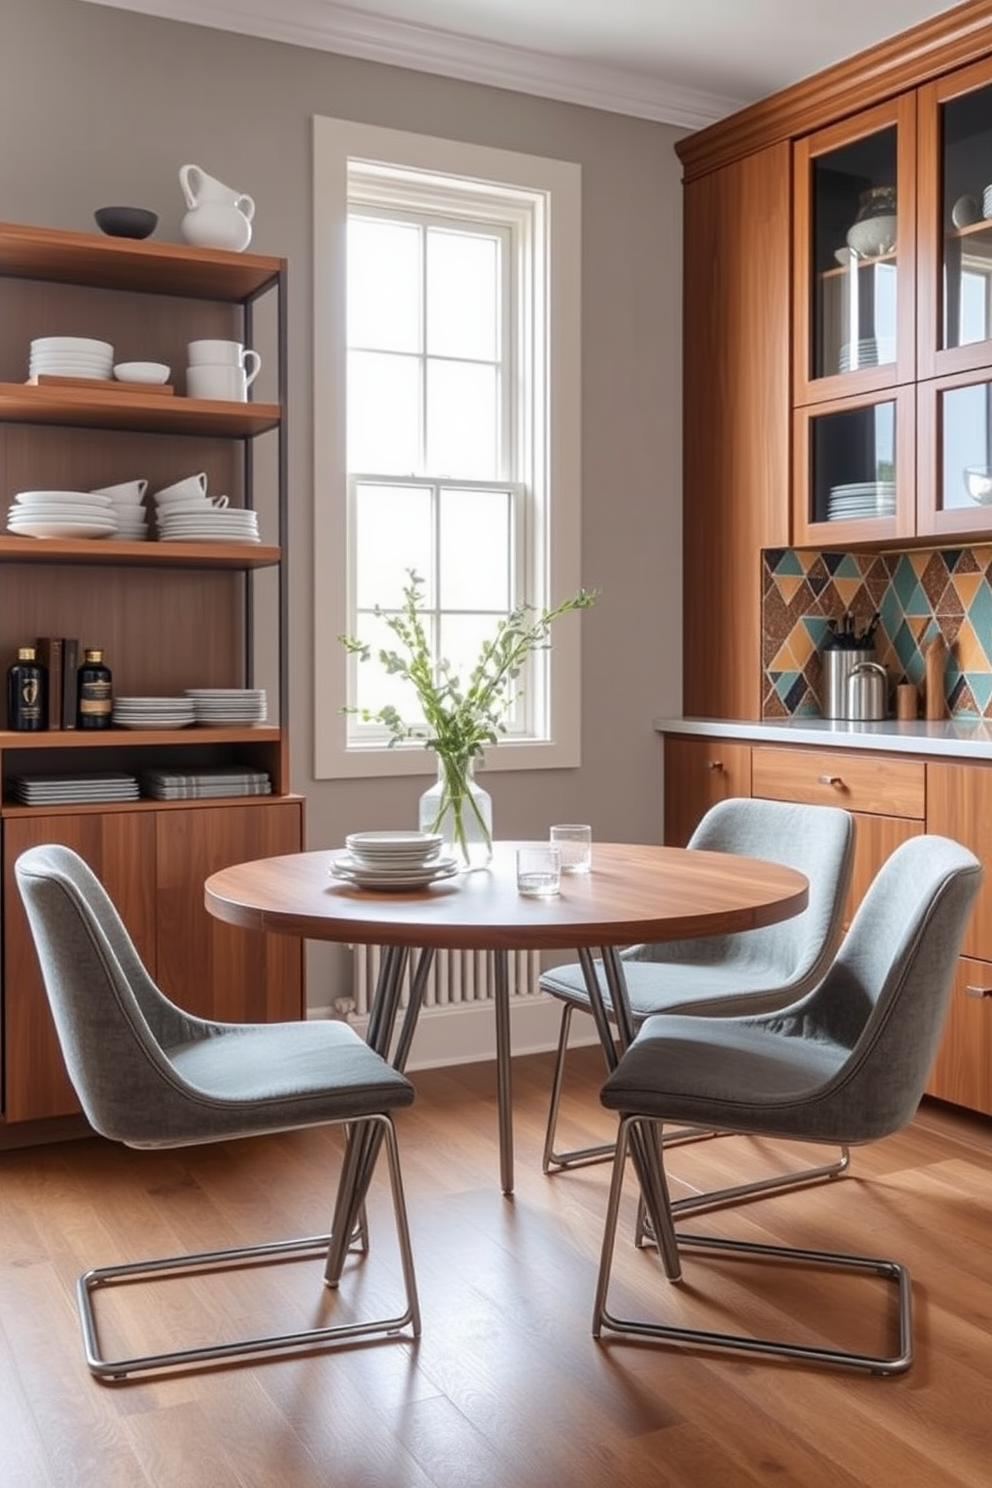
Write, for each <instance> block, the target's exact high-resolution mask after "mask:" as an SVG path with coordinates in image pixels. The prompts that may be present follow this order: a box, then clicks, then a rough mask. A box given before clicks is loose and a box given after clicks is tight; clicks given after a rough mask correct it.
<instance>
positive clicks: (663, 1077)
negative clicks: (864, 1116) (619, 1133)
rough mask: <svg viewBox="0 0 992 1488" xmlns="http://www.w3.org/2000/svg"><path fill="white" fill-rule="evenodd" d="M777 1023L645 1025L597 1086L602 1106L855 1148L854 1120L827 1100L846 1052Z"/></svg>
mask: <svg viewBox="0 0 992 1488" xmlns="http://www.w3.org/2000/svg"><path fill="white" fill-rule="evenodd" d="M773 1021H774V1020H770V1019H767V1018H766V1019H763V1020H762V1021H760V1022H752V1021H751V1020H749V1019H747V1018H721V1019H713V1018H707V1019H706V1020H705V1022H704V1023H702V1024H700V1022H699V1021H698V1020H697V1019H696V1018H694V1017H679V1016H667V1015H665V1016H661V1017H653V1018H649V1019H648V1020H647V1022H646V1023H645V1024H644V1026H643V1027H642V1028H641V1030H640V1032H639V1033H638V1035H637V1038H636V1039H635V1040H634V1042H633V1044H632V1045H631V1046H630V1048H629V1049H628V1050H627V1052H626V1054H625V1055H624V1056H623V1059H622V1060H621V1062H620V1064H619V1066H618V1067H617V1068H616V1069H615V1070H614V1071H613V1073H612V1074H611V1075H610V1076H609V1078H608V1079H607V1081H606V1084H605V1085H604V1086H603V1090H602V1092H601V1099H602V1102H603V1105H604V1106H607V1107H608V1108H609V1109H610V1110H614V1111H621V1112H624V1113H627V1112H635V1113H638V1114H641V1115H644V1116H651V1117H655V1118H657V1119H659V1120H662V1121H679V1122H682V1121H684V1122H688V1123H690V1124H693V1125H701V1126H712V1127H719V1128H726V1129H728V1130H737V1131H751V1132H756V1131H760V1132H766V1133H769V1134H772V1135H778V1136H801V1137H804V1138H806V1139H814V1140H815V1139H817V1138H819V1137H822V1138H823V1139H825V1140H827V1139H829V1140H831V1141H833V1140H836V1141H841V1142H846V1141H850V1142H856V1141H857V1140H858V1135H857V1133H858V1122H857V1120H856V1117H857V1114H858V1113H856V1112H854V1111H851V1112H850V1113H846V1114H845V1112H844V1110H843V1102H842V1101H837V1100H836V1099H833V1100H826V1099H824V1097H825V1095H826V1089H830V1090H833V1086H832V1085H831V1081H832V1080H833V1077H834V1076H835V1075H837V1074H838V1072H839V1071H840V1069H841V1067H842V1066H843V1065H844V1063H845V1061H846V1060H847V1059H849V1057H850V1052H851V1051H850V1049H849V1048H848V1047H847V1046H845V1045H844V1044H842V1043H836V1042H833V1041H832V1040H829V1039H827V1038H822V1037H819V1038H811V1037H806V1036H803V1034H802V1033H801V1032H800V1030H799V1029H798V1028H797V1029H796V1030H795V1032H794V1034H792V1036H790V1032H791V1031H783V1030H781V1029H778V1030H776V1029H775V1028H774V1027H773V1026H772V1024H773ZM825 1087H826V1088H825ZM820 1106H822V1111H823V1121H822V1123H821V1122H819V1121H818V1119H817V1111H818V1107H820ZM848 1116H849V1117H850V1126H848V1124H847V1123H848Z"/></svg>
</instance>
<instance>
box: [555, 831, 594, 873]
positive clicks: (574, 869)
mask: <svg viewBox="0 0 992 1488" xmlns="http://www.w3.org/2000/svg"><path fill="white" fill-rule="evenodd" d="M550 835H551V841H552V842H557V844H558V846H559V847H560V848H561V871H562V873H588V872H589V868H590V866H591V864H592V827H587V826H583V825H580V824H579V823H578V822H561V823H559V825H557V826H554V827H552V828H551V834H550Z"/></svg>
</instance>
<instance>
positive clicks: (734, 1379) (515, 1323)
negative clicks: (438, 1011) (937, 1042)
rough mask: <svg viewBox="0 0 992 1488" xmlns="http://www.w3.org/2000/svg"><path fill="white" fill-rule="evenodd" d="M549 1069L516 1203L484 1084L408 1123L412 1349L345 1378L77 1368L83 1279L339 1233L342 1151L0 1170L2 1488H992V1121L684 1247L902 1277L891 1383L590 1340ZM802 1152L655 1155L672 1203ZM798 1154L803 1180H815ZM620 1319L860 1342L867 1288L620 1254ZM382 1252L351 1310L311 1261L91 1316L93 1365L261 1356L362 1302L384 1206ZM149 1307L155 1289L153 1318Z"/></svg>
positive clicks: (375, 1277) (583, 1194)
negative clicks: (727, 1241)
mask: <svg viewBox="0 0 992 1488" xmlns="http://www.w3.org/2000/svg"><path fill="white" fill-rule="evenodd" d="M550 1063H551V1061H550V1056H543V1055H541V1056H531V1057H527V1058H523V1059H518V1060H517V1061H516V1062H515V1066H514V1078H515V1134H516V1159H517V1163H516V1171H517V1190H516V1194H515V1197H514V1198H513V1199H512V1200H507V1199H505V1198H503V1197H502V1196H501V1194H500V1192H499V1188H498V1181H497V1171H498V1162H497V1152H496V1116H495V1076H494V1070H493V1068H492V1066H489V1065H474V1066H467V1067H463V1068H456V1069H451V1070H434V1071H429V1072H425V1073H422V1074H418V1075H416V1076H415V1077H414V1078H415V1083H416V1086H417V1091H418V1098H417V1101H416V1103H415V1105H414V1106H413V1108H412V1109H411V1110H409V1111H405V1112H402V1113H400V1117H399V1122H398V1128H399V1136H400V1147H401V1154H402V1161H403V1168H404V1176H405V1181H406V1187H407V1198H408V1202H409V1206H410V1212H411V1222H412V1229H413V1241H414V1248H415V1252H416V1259H417V1269H418V1279H419V1284H420V1292H421V1303H422V1308H423V1314H424V1331H423V1336H422V1338H421V1339H420V1340H419V1342H413V1341H412V1340H410V1339H405V1340H403V1341H396V1340H390V1341H378V1340H376V1341H369V1342H364V1343H362V1344H361V1345H358V1346H355V1345H354V1344H353V1345H352V1346H351V1347H349V1348H339V1349H338V1350H337V1351H336V1352H330V1353H324V1354H313V1355H309V1356H297V1357H293V1358H291V1359H283V1360H281V1361H276V1362H270V1363H264V1364H256V1365H253V1366H248V1367H245V1366H240V1367H217V1368H214V1369H212V1370H203V1371H201V1372H199V1373H195V1374H194V1373H186V1374H178V1375H172V1376H169V1377H164V1378H159V1379H156V1380H154V1381H141V1382H134V1383H126V1384H120V1385H101V1384H99V1383H97V1382H96V1381H94V1380H92V1379H91V1377H90V1376H89V1374H88V1372H87V1370H86V1368H85V1365H84V1363H83V1359H82V1351H81V1347H80V1340H79V1330H78V1323H77V1318H76V1311H75V1299H74V1292H73V1288H74V1282H75V1277H76V1276H77V1274H78V1273H79V1272H80V1271H81V1270H83V1269H85V1268H86V1267H88V1266H91V1265H99V1264H105V1263H108V1262H110V1261H112V1260H114V1259H117V1258H123V1259H128V1258H130V1259H138V1258H141V1257H144V1256H147V1255H150V1254H155V1253H175V1252H178V1251H183V1250H187V1249H195V1248H200V1247H202V1248H206V1247H209V1246H212V1245H220V1244H227V1243H230V1242H231V1241H232V1240H234V1239H239V1238H240V1239H245V1240H251V1241H255V1240H257V1241H261V1240H263V1239H270V1238H278V1237H280V1236H282V1235H287V1234H294V1233H296V1234H304V1233H318V1232H320V1231H321V1230H323V1229H325V1228H326V1226H327V1223H328V1218H329V1212H330V1196H331V1193H332V1184H333V1180H334V1178H335V1177H336V1173H337V1167H338V1162H339V1157H340V1136H339V1134H337V1133H336V1132H333V1131H329V1130H319V1131H312V1132H299V1133H293V1134H291V1135H288V1136H284V1137H276V1138H266V1139H259V1140H252V1141H247V1142H240V1143H237V1142H235V1143H229V1144H226V1145H223V1146H215V1147H205V1148H192V1149H186V1150H184V1151H181V1152H163V1153H137V1152H129V1151H127V1150H125V1149H124V1148H121V1147H117V1146H114V1145H112V1144H108V1143H104V1142H102V1141H99V1140H98V1139H87V1140H85V1141H81V1142H66V1143H62V1144H58V1145H52V1146H49V1147H38V1148H33V1149H29V1150H25V1151H15V1152H3V1153H0V1484H2V1485H3V1488H318V1485H319V1488H566V1485H568V1488H648V1485H664V1488H754V1485H758V1484H768V1483H769V1482H774V1483H775V1484H776V1488H793V1485H795V1488H827V1485H829V1488H855V1485H866V1488H987V1485H988V1484H989V1483H990V1482H992V1264H990V1262H992V1122H986V1121H982V1120H980V1119H978V1118H969V1117H966V1116H963V1115H962V1114H961V1113H957V1112H954V1111H953V1110H951V1109H950V1108H945V1107H941V1106H938V1105H935V1104H925V1105H924V1106H923V1108H922V1109H921V1111H920V1113H919V1115H918V1116H917V1119H916V1121H915V1122H914V1124H913V1125H912V1127H910V1128H909V1129H908V1130H907V1131H906V1132H904V1133H900V1134H899V1135H898V1136H895V1137H892V1138H889V1139H887V1140H886V1141H884V1142H879V1143H876V1144H875V1145H874V1146H872V1147H868V1148H865V1149H861V1150H858V1151H856V1152H855V1153H854V1155H853V1162H852V1170H851V1176H846V1177H844V1178H841V1179H839V1180H835V1181H833V1182H831V1183H830V1184H826V1185H821V1186H819V1187H816V1188H812V1189H809V1190H807V1191H806V1192H804V1193H798V1192H794V1193H792V1194H788V1195H782V1196H779V1197H776V1198H768V1199H763V1200H761V1201H759V1202H754V1203H751V1204H748V1205H746V1206H740V1207H738V1208H736V1209H734V1210H725V1211H723V1212H721V1213H716V1214H711V1215H707V1216H700V1217H697V1218H696V1219H695V1220H694V1221H693V1228H696V1229H704V1228H705V1229H707V1230H710V1231H712V1232H714V1233H745V1232H746V1233H747V1234H749V1235H755V1234H757V1235H761V1236H763V1237H765V1238H770V1239H771V1240H772V1241H773V1242H782V1241H785V1242H792V1241H795V1242H797V1243H811V1244H814V1245H822V1246H825V1247H830V1246H834V1245H836V1246H838V1247H840V1248H844V1247H846V1248H848V1249H854V1250H857V1249H862V1250H867V1251H870V1252H872V1253H878V1254H880V1255H892V1256H896V1257H898V1258H900V1259H903V1260H905V1261H906V1262H907V1263H908V1264H909V1266H910V1268H911V1270H912V1272H913V1276H914V1282H915V1301H916V1342H917V1359H916V1363H915V1366H914V1368H913V1370H912V1371H911V1372H910V1373H909V1374H908V1375H905V1376H901V1377H894V1378H891V1379H883V1378H875V1377H872V1376H869V1375H863V1374H857V1373H851V1372H839V1371H834V1370H825V1369H823V1368H817V1367H815V1366H803V1365H797V1364H785V1363H781V1362H764V1361H759V1360H756V1359H740V1358H737V1359H733V1358H729V1357H726V1356H723V1357H721V1356H717V1355H715V1354H713V1353H709V1354H706V1353H702V1352H691V1351H688V1350H672V1349H662V1348H660V1347H658V1346H656V1345H651V1344H632V1343H630V1342H624V1341H619V1340H616V1339H614V1340H613V1341H606V1340H604V1341H603V1342H601V1343H598V1344H597V1343H596V1342H595V1341H594V1340H593V1338H592V1337H591V1334H590V1315H591V1305H592V1296H593V1289H594V1284H595V1275H596V1265H597V1259H598V1252H599V1242H600V1235H601V1226H602V1217H603V1211H604V1206H605V1199H606V1190H607V1183H608V1176H609V1169H608V1167H607V1166H605V1165H597V1166H591V1167H587V1168H585V1169H582V1170H579V1171H576V1172H573V1173H571V1174H568V1175H559V1176H557V1177H554V1178H546V1177H544V1176H543V1175H542V1173H541V1171H540V1149H541V1141H542V1136H543V1121H544V1111H545V1101H546V1092H547V1089H548V1083H549V1079H550ZM572 1073H573V1078H572V1080H571V1084H570V1095H569V1097H568V1099H567V1101H566V1104H565V1107H564V1111H563V1123H564V1125H563V1131H562V1136H563V1139H564V1140H566V1141H567V1140H569V1139H570V1138H571V1137H573V1136H574V1137H575V1138H576V1139H577V1140H578V1141H589V1140H593V1139H595V1138H596V1136H597V1135H598V1134H599V1133H600V1132H603V1133H604V1134H605V1133H608V1131H609V1129H610V1122H609V1118H607V1117H606V1116H605V1115H604V1113H602V1112H601V1111H600V1110H599V1108H598V1104H597V1100H596V1092H597V1090H598V1086H599V1083H600V1081H601V1078H602V1068H601V1060H600V1056H599V1054H598V1051H596V1050H592V1049H589V1050H581V1051H579V1052H578V1053H577V1054H576V1055H575V1056H574V1058H573V1061H572ZM790 1155H792V1154H786V1153H785V1150H784V1149H782V1148H780V1147H778V1146H777V1145H776V1144H774V1143H770V1142H762V1143H757V1142H742V1141H740V1140H739V1139H721V1140H719V1141H711V1142H705V1143H698V1144H694V1145H692V1146H690V1147H685V1148H683V1149H681V1150H680V1151H679V1152H678V1153H677V1154H673V1155H672V1157H671V1161H670V1167H671V1172H672V1174H673V1175H680V1181H679V1182H675V1183H673V1192H675V1193H680V1192H684V1191H685V1188H684V1187H683V1186H682V1183H683V1182H684V1183H687V1184H688V1185H689V1186H695V1187H700V1188H707V1187H712V1186H714V1185H715V1184H717V1183H721V1182H725V1181H728V1180H732V1181H733V1180H739V1179H740V1178H741V1177H742V1176H747V1175H749V1174H751V1173H754V1174H758V1173H762V1172H764V1171H767V1170H768V1167H769V1165H770V1164H773V1163H774V1162H776V1161H778V1162H780V1163H781V1162H787V1161H788V1157H789V1156H790ZM803 1155H804V1156H805V1155H806V1154H803ZM632 1217H633V1190H632V1189H631V1191H630V1193H629V1195H628V1200H627V1203H626V1205H625V1217H624V1220H623V1222H622V1226H621V1239H620V1243H619V1246H618V1257H617V1267H616V1278H617V1288H618V1290H617V1293H616V1296H615V1300H616V1302H617V1304H618V1305H619V1306H622V1307H624V1308H626V1307H628V1306H629V1307H631V1308H635V1307H642V1308H646V1309H649V1310H650V1309H651V1308H654V1309H659V1308H661V1309H664V1310H665V1313H666V1315H669V1316H670V1315H679V1314H681V1315H685V1316H687V1317H688V1316H692V1317H693V1318H699V1317H707V1318H717V1319H719V1320H720V1325H721V1326H725V1327H729V1328H734V1327H737V1326H738V1325H741V1326H751V1327H754V1328H758V1329H762V1330H763V1331H767V1330H769V1329H773V1328H779V1329H783V1328H784V1329H786V1330H788V1329H790V1328H792V1329H796V1330H803V1329H807V1330H812V1331H815V1332H820V1331H821V1330H822V1333H823V1336H826V1337H828V1338H833V1337H836V1336H839V1337H844V1338H850V1337H852V1336H854V1337H856V1338H859V1339H864V1340H865V1341H866V1342H868V1343H871V1342H873V1341H875V1340H876V1339H878V1338H879V1336H880V1335H881V1333H882V1332H883V1331H884V1329H885V1328H886V1327H890V1326H891V1322H892V1318H891V1306H890V1302H889V1298H888V1293H887V1291H886V1289H885V1285H884V1283H881V1282H879V1283H875V1282H874V1281H872V1282H870V1283H867V1284H865V1283H863V1282H861V1281H860V1280H857V1279H855V1278H850V1277H848V1278H842V1279H840V1281H835V1280H833V1279H831V1280H829V1281H827V1280H824V1279H821V1278H820V1277H812V1276H810V1275H809V1274H807V1273H801V1272H799V1271H788V1272H787V1271H783V1270H782V1269H780V1268H776V1269H774V1270H772V1269H770V1268H768V1267H767V1266H760V1265H752V1266H750V1267H746V1268H742V1267H741V1266H740V1264H738V1265H737V1266H736V1267H735V1268H734V1269H733V1270H730V1269H728V1267H727V1265H726V1263H722V1262H717V1261H715V1260H713V1259H703V1258H697V1257H688V1258H687V1259H686V1263H685V1284H684V1285H683V1286H682V1287H679V1288H672V1287H671V1286H670V1285H669V1284H668V1283H667V1282H666V1281H665V1280H664V1278H663V1276H662V1275H661V1273H660V1268H659V1266H658V1263H657V1259H656V1258H655V1257H654V1255H653V1254H652V1253H650V1252H642V1251H637V1250H635V1249H634V1247H633V1246H632V1245H631V1244H630V1233H631V1223H632ZM370 1219H371V1223H372V1238H373V1250H372V1254H371V1256H370V1257H368V1258H365V1259H360V1258H358V1257H356V1258H354V1259H353V1260H349V1263H348V1267H347V1270H346V1275H345V1280H344V1282H343V1284H342V1288H341V1292H340V1295H339V1296H335V1294H333V1293H328V1292H326V1291H325V1289H324V1288H323V1287H322V1286H321V1284H320V1267H319V1263H316V1265H315V1263H314V1262H313V1261H306V1262H294V1263H293V1265H291V1266H279V1267H266V1268H259V1269H257V1270H256V1271H255V1272H254V1273H253V1274H252V1275H251V1276H250V1277H249V1278H245V1277H244V1276H233V1275H230V1274H227V1275H224V1276H221V1277H214V1278H213V1279H212V1280H211V1282H210V1283H209V1284H201V1283H190V1282H188V1281H184V1282H183V1283H181V1284H180V1283H169V1284H167V1285H166V1286H165V1287H164V1288H163V1287H159V1288H157V1289H156V1291H155V1293H154V1295H152V1293H151V1292H150V1290H149V1289H147V1288H141V1289H138V1288H137V1287H128V1288H125V1289H118V1290H117V1291H114V1292H112V1293H108V1294H106V1297H105V1298H104V1297H101V1302H102V1303H103V1310H102V1312H101V1318H102V1319H104V1320H105V1327H106V1332H107V1335H108V1336H107V1338H106V1341H107V1343H108V1345H109V1346H111V1347H113V1346H116V1345H118V1344H119V1345H120V1346H121V1347H129V1346H133V1347H136V1348H144V1347H152V1346H157V1345H158V1344H159V1343H160V1342H161V1341H162V1340H163V1339H175V1340H177V1341H180V1342H184V1341H189V1340H190V1339H191V1338H192V1337H193V1336H196V1337H202V1336H209V1335H210V1334H211V1332H212V1330H214V1329H216V1328H219V1329H225V1328H226V1329H228V1330H238V1329H242V1328H244V1329H247V1328H250V1327H252V1326H255V1325H261V1326H263V1327H266V1328H270V1327H272V1328H274V1329H278V1328H280V1327H282V1326H284V1325H285V1324H286V1322H287V1320H289V1321H292V1320H295V1319H297V1318H299V1319H302V1320H304V1321H307V1320H310V1319H317V1318H322V1317H325V1316H330V1315H331V1313H332V1311H334V1310H335V1309H343V1308H347V1307H350V1306H351V1305H352V1302H353V1301H357V1302H358V1303H359V1304H365V1303H366V1302H374V1301H376V1300H379V1299H380V1298H381V1300H382V1302H383V1304H384V1306H390V1305H391V1302H392V1300H393V1298H395V1297H396V1296H397V1295H398V1292H397V1290H396V1277H397V1268H396V1257H395V1245H394V1242H393V1238H392V1229H391V1224H390V1222H389V1212H388V1204H387V1203H386V1200H385V1185H384V1180H383V1181H380V1180H379V1178H378V1177H377V1181H376V1184H375V1187H374V1192H373V1195H372V1197H371V1199H370ZM162 1293H165V1295H164V1296H163V1295H162Z"/></svg>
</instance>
